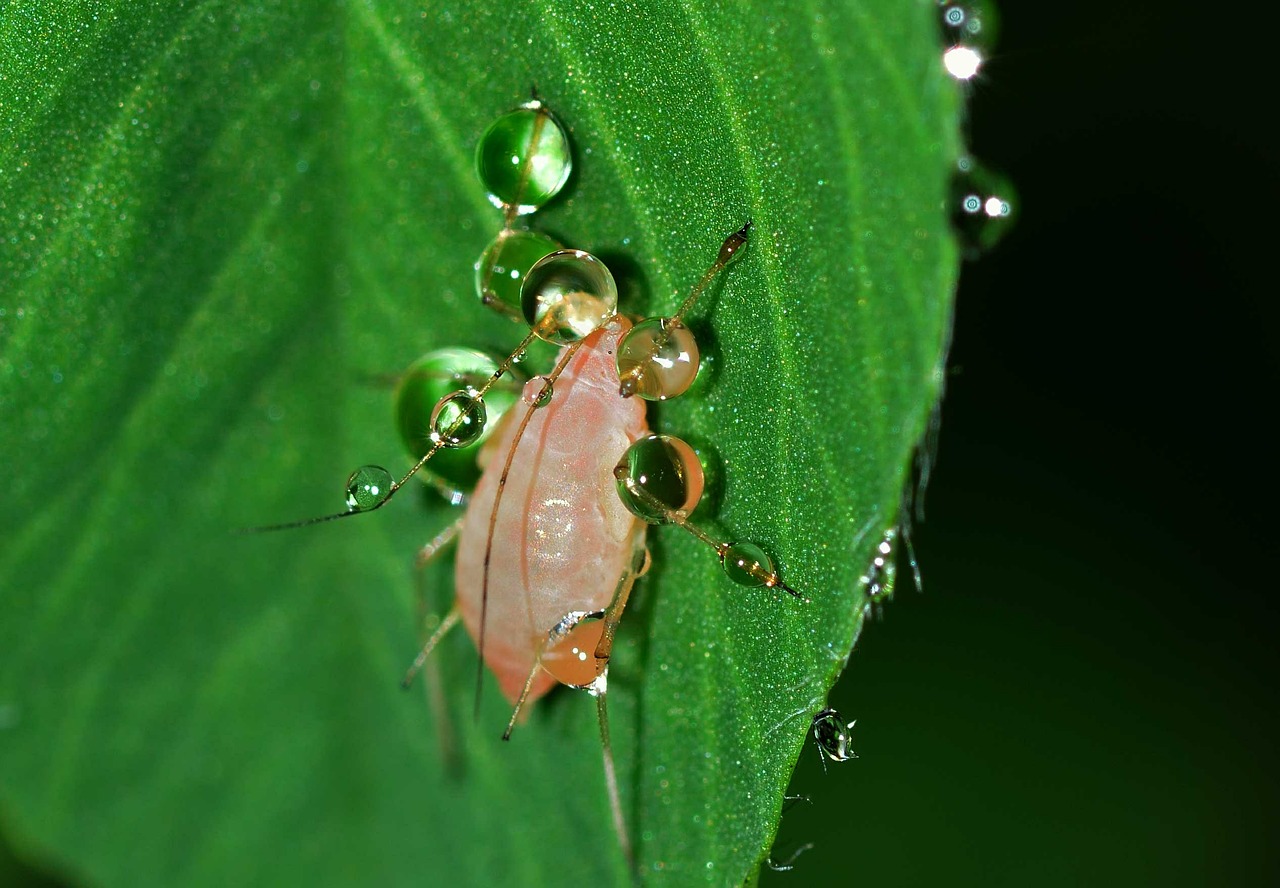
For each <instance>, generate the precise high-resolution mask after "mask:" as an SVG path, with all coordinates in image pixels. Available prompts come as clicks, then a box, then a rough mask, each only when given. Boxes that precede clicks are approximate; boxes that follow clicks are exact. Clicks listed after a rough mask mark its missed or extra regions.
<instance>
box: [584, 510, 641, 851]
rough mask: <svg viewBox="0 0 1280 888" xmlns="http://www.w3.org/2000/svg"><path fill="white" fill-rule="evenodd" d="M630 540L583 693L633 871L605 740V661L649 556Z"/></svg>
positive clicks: (637, 537)
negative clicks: (590, 699)
mask: <svg viewBox="0 0 1280 888" xmlns="http://www.w3.org/2000/svg"><path fill="white" fill-rule="evenodd" d="M633 540H634V543H633V546H632V551H631V564H630V565H628V567H627V569H626V570H625V571H623V573H622V576H621V577H619V578H618V586H617V589H616V590H615V591H614V595H613V601H612V602H611V603H610V604H609V609H608V610H607V611H605V616H604V629H603V631H602V632H601V633H600V640H599V641H598V642H597V643H596V650H595V660H596V668H597V669H599V670H600V675H599V676H598V677H597V678H596V680H595V681H593V682H592V683H591V685H590V687H589V688H588V689H587V690H588V692H589V693H590V694H591V695H592V696H594V697H595V698H596V716H597V718H598V720H599V722H600V746H601V750H602V752H603V756H604V782H605V787H606V789H607V790H608V793H609V811H610V813H611V814H612V815H613V830H614V832H615V833H617V836H618V844H619V846H621V848H622V853H623V856H625V857H626V859H627V866H628V867H629V868H631V869H634V868H635V858H634V857H633V856H632V851H631V838H630V836H629V835H628V833H627V818H626V817H625V816H624V815H623V813H622V795H621V793H620V792H619V791H618V771H617V768H616V767H615V766H614V762H613V743H612V742H611V740H610V739H609V707H608V704H607V696H608V694H607V692H608V690H609V658H610V657H611V656H612V654H613V639H614V636H615V635H616V634H617V631H618V623H619V621H621V619H622V612H623V610H624V609H625V608H626V606H627V599H628V598H630V597H631V589H632V587H633V586H634V585H635V582H636V577H638V576H640V575H641V574H642V573H644V571H645V570H646V569H647V568H648V566H649V565H648V560H649V552H648V550H647V549H646V548H645V546H644V537H643V535H642V534H635V535H634V536H633Z"/></svg>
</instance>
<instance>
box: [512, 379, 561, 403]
mask: <svg viewBox="0 0 1280 888" xmlns="http://www.w3.org/2000/svg"><path fill="white" fill-rule="evenodd" d="M553 394H555V385H554V384H553V383H552V381H551V378H550V377H548V376H535V377H533V379H530V380H529V381H528V382H526V383H525V384H524V389H523V390H522V391H521V392H520V400H521V401H524V402H525V403H526V404H531V405H533V406H534V407H546V406H547V405H548V404H550V403H551V396H552V395H553Z"/></svg>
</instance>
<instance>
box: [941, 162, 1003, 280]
mask: <svg viewBox="0 0 1280 888" xmlns="http://www.w3.org/2000/svg"><path fill="white" fill-rule="evenodd" d="M950 200H951V207H950V209H951V226H952V228H953V229H954V230H955V233H956V236H957V238H958V239H959V241H960V247H961V250H962V253H963V255H964V258H965V259H969V260H974V259H977V258H978V257H980V256H982V255H983V254H984V253H987V252H988V251H990V250H991V249H992V248H993V247H995V245H996V244H998V243H999V242H1000V241H1001V239H1003V238H1004V236H1005V235H1006V234H1008V233H1009V230H1010V229H1011V228H1013V224H1014V222H1015V219H1016V216H1017V197H1016V195H1015V194H1014V192H1013V186H1012V185H1010V184H1009V182H1008V181H1007V180H1006V179H1004V177H1002V176H999V175H997V174H996V173H993V172H991V171H990V170H988V169H986V168H985V167H983V166H982V165H981V164H980V163H978V162H977V161H976V160H974V159H973V158H972V157H968V156H965V157H961V158H960V159H959V160H958V161H956V172H955V175H954V176H953V177H952V180H951V197H950Z"/></svg>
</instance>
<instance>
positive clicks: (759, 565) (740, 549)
mask: <svg viewBox="0 0 1280 888" xmlns="http://www.w3.org/2000/svg"><path fill="white" fill-rule="evenodd" d="M720 566H721V567H723V568H724V572H725V574H727V575H728V577H729V579H731V580H733V581H734V582H735V583H737V584H738V585H739V586H763V585H766V583H767V582H768V580H769V578H770V577H776V576H777V574H776V573H775V571H774V569H773V560H772V559H771V558H769V556H768V555H766V554H765V551H764V550H763V549H761V548H760V547H759V546H757V545H756V544H755V543H752V542H748V541H746V540H739V541H738V542H736V543H729V544H728V545H726V546H725V547H724V548H723V549H722V550H721V551H720Z"/></svg>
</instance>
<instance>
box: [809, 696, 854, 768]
mask: <svg viewBox="0 0 1280 888" xmlns="http://www.w3.org/2000/svg"><path fill="white" fill-rule="evenodd" d="M855 723H856V720H855V721H851V722H849V723H848V724H845V721H844V719H843V718H841V717H840V713H838V712H836V711H835V710H834V709H824V710H822V711H821V712H819V713H818V714H817V715H815V716H814V717H813V739H814V740H816V741H817V743H818V751H819V752H820V753H822V756H823V760H824V763H825V760H826V759H830V760H831V761H833V762H847V761H848V760H849V759H855V758H857V755H855V754H854V752H853V749H852V746H853V736H852V735H851V734H850V731H851V730H852V728H853V726H854V724H855Z"/></svg>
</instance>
